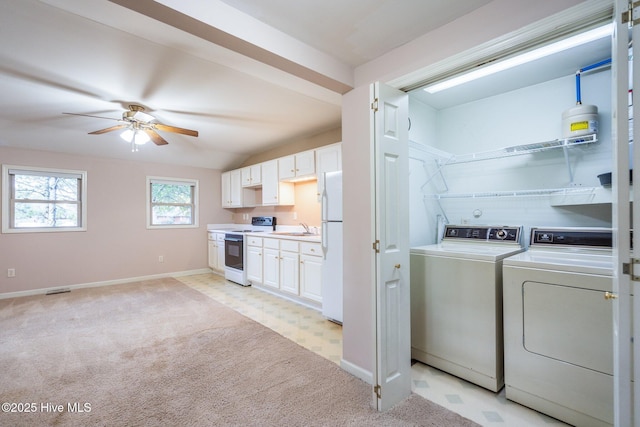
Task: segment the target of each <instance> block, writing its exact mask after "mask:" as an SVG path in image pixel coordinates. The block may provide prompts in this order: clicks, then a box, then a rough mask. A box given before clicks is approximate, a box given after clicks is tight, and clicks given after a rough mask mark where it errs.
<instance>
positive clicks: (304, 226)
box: [300, 222, 311, 233]
mask: <svg viewBox="0 0 640 427" xmlns="http://www.w3.org/2000/svg"><path fill="white" fill-rule="evenodd" d="M300 225H301V226H302V228H304V232H305V233H311V231H309V226H308V225H307V224H305V223H304V222H301V223H300Z"/></svg>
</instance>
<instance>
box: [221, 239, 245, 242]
mask: <svg viewBox="0 0 640 427" xmlns="http://www.w3.org/2000/svg"><path fill="white" fill-rule="evenodd" d="M242 240H243V239H224V241H225V242H242Z"/></svg>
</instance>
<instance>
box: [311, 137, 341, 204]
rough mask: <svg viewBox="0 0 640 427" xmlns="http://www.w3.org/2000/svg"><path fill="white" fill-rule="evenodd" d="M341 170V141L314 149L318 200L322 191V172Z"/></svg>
mask: <svg viewBox="0 0 640 427" xmlns="http://www.w3.org/2000/svg"><path fill="white" fill-rule="evenodd" d="M341 170H342V143H341V142H338V143H336V144H331V145H327V146H325V147H320V148H318V149H317V150H316V173H317V174H318V201H320V199H321V197H322V191H324V180H323V179H322V174H323V173H325V172H335V171H341Z"/></svg>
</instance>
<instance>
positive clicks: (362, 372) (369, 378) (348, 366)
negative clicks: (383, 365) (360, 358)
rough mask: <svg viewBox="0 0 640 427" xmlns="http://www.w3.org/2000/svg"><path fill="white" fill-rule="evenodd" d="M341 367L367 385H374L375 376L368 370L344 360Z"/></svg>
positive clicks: (341, 360)
mask: <svg viewBox="0 0 640 427" xmlns="http://www.w3.org/2000/svg"><path fill="white" fill-rule="evenodd" d="M340 367H341V368H342V369H344V370H345V371H347V372H349V373H350V374H351V375H353V376H355V377H358V378H360V379H361V380H362V381H364V382H366V383H367V384H373V374H372V373H371V371H367V370H366V369H363V368H361V367H360V366H357V365H354V364H353V363H351V362H347V361H346V360H344V359H340Z"/></svg>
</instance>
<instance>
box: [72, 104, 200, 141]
mask: <svg viewBox="0 0 640 427" xmlns="http://www.w3.org/2000/svg"><path fill="white" fill-rule="evenodd" d="M144 111H145V108H144V107H142V106H140V105H136V104H131V105H129V110H128V111H125V112H123V113H122V119H114V118H112V117H102V116H93V115H90V114H78V113H62V114H70V115H73V116H84V117H95V118H98V119H107V120H115V121H118V122H121V124H119V125H115V126H111V127H108V128H105V129H100V130H96V131H93V132H89V135H100V134H103V133H107V132H112V131H116V130H121V129H124V132H122V134H120V136H121V137H122V139H124V140H125V141H127V142H131V147H132V151H137V145H141V144H144V143H146V142H147V141H149V140H151V141H153V143H154V144H156V145H167V144H168V142H167V141H166V140H165V139H164V138H163V137H161V136H160V135H159V134H158V132H157V131H163V132H173V133H179V134H182V135H189V136H198V131H196V130H191V129H184V128H179V127H175V126H168V125H164V124H162V123H158V122H157V120H156V118H155V117H153V116H152V115H150V114H147V113H145V112H144Z"/></svg>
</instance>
